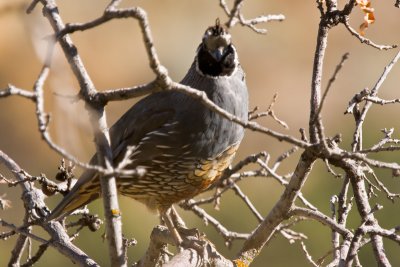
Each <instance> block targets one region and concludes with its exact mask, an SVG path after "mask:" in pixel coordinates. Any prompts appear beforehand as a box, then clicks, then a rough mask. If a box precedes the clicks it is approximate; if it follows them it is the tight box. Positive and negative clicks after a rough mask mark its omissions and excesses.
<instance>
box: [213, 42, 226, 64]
mask: <svg viewBox="0 0 400 267" xmlns="http://www.w3.org/2000/svg"><path fill="white" fill-rule="evenodd" d="M224 54H225V47H222V46H220V47H218V48H217V49H215V50H213V51H212V52H211V55H212V56H213V58H214V59H215V60H216V61H217V62H220V61H221V59H222V57H223V56H224Z"/></svg>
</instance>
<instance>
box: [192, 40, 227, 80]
mask: <svg viewBox="0 0 400 267" xmlns="http://www.w3.org/2000/svg"><path fill="white" fill-rule="evenodd" d="M197 62H198V66H199V69H200V71H201V72H202V73H203V74H204V75H210V76H214V77H216V76H229V75H231V74H232V72H233V71H234V69H235V51H234V49H233V47H232V45H229V46H228V47H227V48H226V52H225V53H224V55H223V56H222V58H221V60H220V61H217V60H216V59H215V58H214V57H213V56H212V55H211V54H210V53H209V52H208V51H207V49H206V48H205V47H204V45H200V48H199V52H198V54H197Z"/></svg>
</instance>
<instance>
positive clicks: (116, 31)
mask: <svg viewBox="0 0 400 267" xmlns="http://www.w3.org/2000/svg"><path fill="white" fill-rule="evenodd" d="M339 2H340V4H341V5H343V4H344V3H343V2H346V1H339ZM394 2H395V1H373V2H372V5H373V7H375V17H376V22H375V23H374V24H372V25H371V26H370V28H369V29H368V30H367V32H366V36H367V37H368V38H370V39H371V40H373V41H374V42H376V43H379V44H394V43H400V31H399V30H398V27H399V25H400V10H399V9H397V8H395V7H394V6H393V5H394ZM27 3H29V1H17V0H0V89H4V88H6V86H7V84H9V83H10V84H13V85H14V86H17V87H20V88H24V89H28V90H31V88H32V87H33V83H34V81H35V79H36V78H37V76H38V74H39V71H40V69H41V66H42V62H43V58H44V55H45V51H46V37H48V36H49V35H50V34H51V33H52V31H51V29H50V27H49V25H48V22H47V20H46V19H45V18H44V17H43V16H42V13H41V9H40V6H41V5H40V4H38V6H37V8H36V9H35V11H34V12H33V13H32V14H30V15H27V14H26V13H25V11H24V10H25V8H26V4H27ZM107 3H108V1H103V0H85V1H82V0H69V1H58V6H59V11H60V13H61V16H62V18H63V20H64V22H65V23H67V22H85V21H88V20H91V19H94V18H96V17H98V16H100V15H101V14H102V12H103V11H104V8H105V6H106V4H107ZM218 3H219V1H217V0H214V1H210V0H208V1H194V0H163V1H156V0H147V1H125V2H124V4H123V5H124V6H132V5H138V6H141V7H143V8H144V9H145V10H146V11H147V12H148V14H149V20H150V26H151V29H152V32H153V37H154V43H155V47H156V49H157V52H158V54H159V57H160V59H161V62H162V64H163V65H164V66H166V67H167V68H168V71H169V74H170V75H171V77H172V78H173V79H174V80H176V81H179V80H180V79H181V78H182V77H183V76H184V75H185V73H186V71H187V70H188V68H189V67H190V65H191V63H192V61H193V58H194V55H195V50H196V48H197V46H198V44H199V43H200V41H201V38H202V35H203V33H204V30H205V29H206V28H207V27H208V26H210V25H212V24H213V23H214V21H215V19H216V18H218V17H219V18H220V19H221V21H223V22H225V21H226V15H225V13H224V12H223V11H222V9H221V8H220V7H219V4H218ZM229 4H231V3H230V2H229ZM243 14H244V16H245V17H246V18H253V17H255V16H258V15H263V14H284V15H285V16H286V19H285V21H283V22H272V23H268V24H264V25H259V26H260V27H265V28H266V29H267V30H268V33H267V34H266V35H258V34H255V33H254V32H253V31H252V30H250V29H249V28H244V27H241V26H236V27H235V28H234V29H232V30H231V33H232V36H233V41H234V43H235V45H236V47H237V50H238V52H239V56H240V62H241V64H242V66H243V68H244V69H245V71H246V74H247V83H248V87H249V90H250V106H251V107H255V106H259V107H260V110H261V111H263V110H265V109H267V107H268V105H269V104H270V102H271V100H272V98H273V95H274V94H275V93H278V100H277V103H276V104H275V106H274V111H275V113H276V115H277V116H278V117H279V118H280V119H282V120H284V121H285V122H286V123H287V124H288V125H289V127H290V129H288V130H287V129H284V128H282V127H281V126H279V125H278V124H277V123H276V122H274V121H272V120H271V119H270V118H263V119H260V120H259V123H260V124H262V125H264V126H266V127H268V128H271V129H274V130H277V131H279V132H282V133H285V134H291V135H294V136H296V137H297V138H300V134H299V128H305V129H307V128H308V113H309V96H310V84H311V76H312V64H313V56H314V49H315V44H316V43H315V41H316V33H317V27H318V23H319V12H318V10H317V8H316V3H315V1H273V0H269V1H256V0H248V1H245V4H244V7H243ZM362 22H363V13H362V12H361V10H360V9H359V8H355V9H354V12H353V14H352V16H351V20H350V23H351V25H352V26H353V27H354V28H355V29H358V26H359V25H360V24H361V23H362ZM72 39H73V41H74V43H75V45H76V46H77V48H78V52H79V54H80V56H81V57H82V59H83V62H84V64H85V67H86V69H87V70H88V72H89V74H90V76H91V78H92V80H93V81H94V84H95V86H96V88H97V89H98V90H105V89H112V88H121V87H129V86H134V85H138V84H143V83H146V82H149V81H151V80H152V79H153V78H154V75H153V73H152V72H151V70H150V68H149V63H148V59H147V57H146V53H145V50H144V46H143V43H142V37H141V34H140V29H139V27H138V23H137V21H135V20H133V19H129V20H115V21H112V22H109V23H106V24H105V25H102V26H100V27H97V28H95V29H93V30H89V31H85V32H77V33H75V34H73V35H72ZM345 52H349V53H350V58H349V60H348V61H347V62H346V63H345V66H344V67H343V69H342V71H341V72H340V74H339V76H338V80H337V81H336V82H335V83H334V85H333V88H332V90H331V91H330V93H329V95H328V98H327V101H326V103H325V106H324V110H323V112H322V115H323V119H324V125H325V127H326V131H327V135H330V136H332V135H334V134H337V133H341V134H343V143H342V144H341V146H342V147H343V148H347V149H348V148H349V147H350V143H351V140H352V132H353V130H354V121H353V118H352V116H351V115H344V114H343V113H344V111H345V110H346V108H347V104H348V102H349V100H350V99H351V98H352V97H353V96H354V94H355V93H358V92H359V91H361V90H362V89H363V88H365V87H368V88H372V87H373V86H374V84H375V83H376V81H377V79H378V78H379V76H380V74H381V73H382V71H383V68H384V67H385V65H386V64H387V63H388V62H389V61H390V60H391V59H392V58H393V56H394V55H395V53H396V52H397V50H396V49H394V50H392V51H379V50H377V49H374V48H371V47H369V46H366V45H363V44H361V43H360V42H359V40H358V39H356V38H354V37H353V36H351V35H350V34H349V33H348V31H347V30H346V29H345V28H344V26H342V25H339V26H338V27H335V28H334V29H333V30H331V31H330V35H329V43H328V49H327V54H326V59H325V67H324V77H323V86H324V88H325V85H326V84H327V81H328V80H329V78H330V76H331V74H332V73H333V71H334V69H335V67H336V65H337V63H338V62H339V61H340V59H341V57H342V55H343V54H344V53H345ZM399 75H400V66H399V64H398V65H397V66H395V67H394V69H393V70H392V72H391V74H390V75H389V76H388V78H387V80H386V82H385V84H384V85H383V87H382V88H381V91H380V93H379V95H380V97H382V98H384V99H393V98H399V97H400V93H399V81H400V79H399ZM78 90H79V87H78V84H77V82H76V80H75V78H74V76H73V75H72V73H71V71H70V69H69V66H68V64H67V62H66V60H65V58H64V56H63V54H62V53H61V52H60V50H59V48H57V50H56V53H55V55H54V57H53V61H52V68H51V72H50V77H49V79H48V80H47V82H46V86H45V101H46V102H45V108H46V112H48V113H49V114H50V115H51V123H50V132H51V135H52V137H53V139H54V140H55V142H56V143H57V144H59V145H60V146H62V147H64V148H65V149H66V150H67V151H68V152H69V153H71V154H73V155H75V156H76V157H78V158H79V159H80V160H82V161H88V160H89V158H90V157H91V155H92V154H93V152H94V146H93V142H92V139H93V137H92V135H91V131H90V125H89V121H88V116H87V112H86V110H85V109H84V107H83V105H82V103H81V102H71V101H70V100H69V99H68V98H67V97H65V96H70V95H74V94H76V93H77V92H78ZM136 101H137V100H128V101H123V102H117V103H110V104H109V105H108V106H107V116H108V121H109V125H112V124H113V122H115V121H116V119H117V118H118V117H119V116H121V115H122V114H123V112H124V111H126V110H127V109H128V108H129V107H130V106H131V105H132V104H133V103H134V102H136ZM398 114H399V107H398V105H390V106H389V105H388V106H374V107H373V108H372V109H371V111H370V113H369V115H368V117H367V120H366V123H365V126H366V128H367V129H368V130H366V131H365V136H364V138H365V139H364V142H365V143H364V145H365V147H369V146H371V145H373V144H375V143H377V142H378V141H379V140H380V138H381V137H382V136H383V135H382V133H381V131H380V129H382V128H392V127H394V128H395V129H396V130H395V133H394V135H393V137H397V138H398V137H399V134H398V130H397V129H400V127H399V126H400V120H398ZM290 148H291V146H290V145H288V144H285V143H280V142H278V141H276V140H275V139H273V138H270V137H268V136H264V135H261V134H258V133H253V132H251V131H247V134H246V137H245V140H244V141H243V144H242V146H241V148H240V151H239V154H238V155H237V157H236V161H238V160H240V159H242V158H244V157H245V156H246V155H249V154H252V153H257V152H260V151H267V152H268V153H270V154H271V157H272V159H273V160H275V159H276V157H278V156H279V155H281V154H282V153H284V152H285V151H286V150H288V149H290ZM0 150H2V151H4V152H5V153H7V154H8V155H9V156H10V157H12V158H13V159H14V160H15V161H16V162H17V163H18V164H19V165H20V166H21V167H22V168H23V169H25V170H26V171H27V172H29V173H30V174H31V175H39V174H40V173H44V174H46V176H47V177H49V178H53V177H54V175H55V174H56V173H57V167H58V166H59V163H60V160H61V157H60V155H58V154H56V153H55V152H53V151H52V150H51V149H49V148H48V146H47V145H46V144H45V143H44V142H43V141H42V140H41V138H40V136H39V134H38V130H37V122H36V117H35V112H34V104H33V103H32V102H31V101H28V100H26V99H23V98H21V97H16V96H14V97H8V98H6V99H4V98H3V99H0ZM299 155H300V153H299V152H297V153H295V154H294V155H293V156H292V157H291V158H290V159H289V160H287V161H285V162H284V163H283V164H282V167H281V169H280V170H279V173H280V174H287V173H289V172H291V171H292V170H293V169H294V167H295V164H296V162H297V160H298V157H299ZM380 158H381V159H385V160H388V161H397V162H398V154H397V153H387V154H384V155H382V156H381V157H380ZM251 167H255V166H250V167H249V168H251ZM0 172H1V173H2V174H4V175H6V176H7V177H9V178H11V177H12V176H11V174H10V173H9V172H8V171H7V170H6V169H5V168H4V167H3V166H0ZM79 172H80V170H77V174H79ZM378 175H379V177H380V178H381V180H382V181H383V182H384V183H385V184H386V185H387V186H388V187H389V188H390V189H391V190H392V191H393V192H399V191H400V187H399V185H400V181H399V180H398V178H392V176H391V173H390V172H389V171H378ZM341 184H342V181H341V180H340V179H335V178H333V177H332V176H331V175H329V174H328V173H327V172H326V168H325V166H324V164H322V163H321V162H318V163H317V164H316V165H315V168H314V170H313V172H312V175H311V176H310V178H309V179H308V182H307V184H306V185H305V187H304V190H303V193H304V195H305V196H306V198H307V199H308V200H309V201H311V202H312V203H313V204H314V205H315V206H317V207H318V208H319V209H320V210H321V211H323V212H325V213H327V214H330V210H329V199H330V197H331V196H332V195H334V194H337V193H338V190H339V188H340V186H341ZM240 186H241V187H242V189H243V191H244V192H245V193H246V194H247V195H248V197H249V198H250V199H251V200H252V201H253V203H254V204H255V206H256V207H257V208H258V210H259V211H260V212H261V214H262V215H264V216H265V215H266V214H268V212H269V210H270V209H271V207H272V206H273V205H274V203H275V202H276V201H277V200H278V199H279V197H280V194H281V193H282V187H281V186H279V185H278V184H277V183H276V182H275V181H273V180H272V179H265V178H248V179H246V180H244V181H242V182H241V183H240ZM0 196H3V197H4V198H6V199H9V200H11V201H12V208H11V209H8V210H6V211H4V210H0V218H2V219H4V220H6V221H9V222H12V223H15V224H16V225H19V224H20V223H21V222H22V216H23V207H22V205H21V201H20V189H19V188H18V187H15V188H8V187H7V186H6V185H0ZM58 201H59V197H52V198H51V199H49V200H48V202H47V203H48V205H49V207H50V208H53V207H54V206H55V205H56V203H57V202H58ZM120 201H121V209H122V212H123V215H124V216H123V227H124V234H125V236H126V237H129V238H131V237H134V238H136V239H137V240H138V245H137V246H135V247H134V248H131V249H130V250H129V259H130V263H132V262H134V261H137V260H139V259H140V256H141V255H142V254H143V252H144V251H145V249H146V247H147V245H148V238H149V235H150V232H151V230H152V228H153V227H154V226H155V225H156V224H158V223H159V220H158V217H157V215H155V214H152V213H150V212H149V211H148V210H147V209H146V208H145V207H144V206H142V205H141V204H139V203H137V202H135V201H133V200H130V199H127V198H121V199H120ZM371 202H372V204H374V203H375V202H376V203H379V204H382V205H384V207H385V208H384V209H383V210H382V211H379V212H378V213H377V218H378V219H379V220H380V223H381V225H382V226H383V227H386V228H392V227H395V226H397V225H399V223H400V222H399V221H400V217H399V216H398V214H399V211H400V210H399V204H398V203H397V202H396V203H394V204H392V203H391V202H389V201H388V200H387V199H386V197H385V195H384V194H381V193H379V194H378V198H374V199H373V200H372V201H371ZM101 205H102V204H101V201H96V202H94V203H93V204H91V205H90V209H91V211H92V212H94V213H98V214H100V217H102V216H103V215H102V211H101ZM205 208H206V209H207V211H209V212H210V213H211V214H212V215H214V216H215V217H216V218H217V219H218V220H220V222H221V223H222V224H223V225H225V226H226V227H227V228H228V229H231V230H233V231H238V232H250V231H252V229H254V228H255V227H256V225H257V221H256V219H255V218H254V217H253V216H252V215H251V213H250V212H249V211H248V210H247V209H246V207H245V205H244V204H243V203H242V202H241V201H240V200H239V199H238V198H237V197H235V195H234V194H233V193H228V194H226V195H225V196H224V197H223V198H222V203H221V209H220V211H217V210H214V209H213V207H212V205H210V206H206V207H205ZM180 214H181V216H183V217H184V219H185V221H186V222H187V225H188V226H189V227H197V228H199V229H200V230H201V231H203V232H205V233H206V234H207V237H208V238H210V239H211V240H212V241H213V242H215V244H216V245H217V247H218V248H219V249H220V251H221V252H222V253H223V254H224V255H226V256H227V257H233V256H234V255H235V254H236V253H237V251H238V249H239V248H240V247H241V245H242V242H241V241H235V242H234V243H233V246H232V248H231V249H228V248H226V247H225V246H224V245H223V242H224V241H223V239H222V238H221V237H220V236H219V235H218V234H217V233H216V231H215V230H214V229H213V227H211V226H205V225H204V223H203V222H202V221H201V220H200V219H198V218H197V217H196V216H194V215H193V214H191V213H190V212H186V211H180ZM349 223H350V226H351V227H357V226H358V225H359V220H358V217H357V216H353V215H352V216H350V218H349ZM295 229H296V230H298V231H302V232H304V233H305V234H306V235H307V236H308V240H305V243H306V245H307V248H308V250H309V252H310V253H311V255H312V256H313V257H314V259H315V260H316V259H318V258H319V257H321V256H323V255H324V254H325V252H327V251H328V250H330V249H331V243H330V234H331V233H330V231H329V230H328V228H325V227H322V226H321V225H319V224H318V223H316V222H303V223H300V224H299V225H297V226H296V227H295ZM4 231H7V229H6V228H1V227H0V232H4ZM103 233H104V226H103V227H102V228H101V229H100V230H99V231H98V232H96V233H92V232H89V231H87V230H84V231H82V232H81V234H80V237H79V238H78V239H77V241H76V243H77V244H78V246H79V247H80V248H82V249H83V250H84V251H85V252H87V253H88V254H89V255H90V256H91V257H93V258H94V259H95V260H96V261H97V262H98V263H99V264H101V265H102V266H107V265H109V262H108V257H107V256H108V252H107V244H106V242H103V241H102V237H101V235H102V234H103ZM36 234H38V235H40V236H43V237H46V233H44V232H36ZM14 244H15V238H10V239H9V240H7V241H0V266H5V265H6V263H7V262H8V259H9V256H10V251H11V249H12V248H13V246H14ZM36 247H37V246H34V248H36ZM385 248H386V251H387V252H388V255H389V257H390V259H391V260H392V264H393V265H394V266H396V265H397V266H400V257H398V256H396V253H398V246H397V245H396V244H394V243H392V242H390V241H385ZM289 255H290V256H289ZM360 256H361V260H362V263H364V266H375V264H370V265H369V264H368V262H373V255H372V250H371V247H369V246H368V245H367V246H365V247H364V248H363V249H362V251H361V253H360ZM53 264H58V265H59V266H70V265H72V262H70V261H69V260H68V259H66V258H64V257H63V256H60V255H59V254H58V252H57V251H55V250H54V249H52V248H49V251H48V252H47V253H46V254H45V256H44V257H43V258H42V259H41V260H40V261H39V263H38V264H37V266H52V265H53ZM267 264H268V266H309V263H308V262H307V261H306V259H305V256H304V254H303V252H302V251H301V247H300V244H299V243H297V242H296V243H294V244H289V242H288V241H287V240H286V239H285V238H283V237H282V236H281V235H279V234H277V235H276V236H275V237H274V239H273V240H272V241H271V242H270V243H269V245H268V247H266V248H264V250H263V251H262V253H261V255H260V256H259V257H258V258H257V259H256V261H255V262H254V264H253V265H252V266H266V265H267Z"/></svg>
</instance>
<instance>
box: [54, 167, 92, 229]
mask: <svg viewBox="0 0 400 267" xmlns="http://www.w3.org/2000/svg"><path fill="white" fill-rule="evenodd" d="M99 182H100V181H99V178H98V175H96V171H93V170H88V171H86V172H84V173H83V174H82V175H81V177H80V178H79V179H78V182H76V184H75V185H74V186H73V187H72V189H71V191H70V192H69V193H68V194H67V195H66V196H65V197H64V198H63V199H62V200H61V202H60V203H59V204H58V205H57V206H56V207H55V208H54V210H52V212H51V213H50V215H49V216H48V217H47V218H46V219H47V220H48V221H50V220H59V219H61V218H63V217H65V216H67V215H69V214H71V213H72V212H73V211H74V210H76V209H79V208H81V207H83V206H84V205H86V204H88V203H89V202H91V201H93V200H95V199H97V198H99V197H100V184H99Z"/></svg>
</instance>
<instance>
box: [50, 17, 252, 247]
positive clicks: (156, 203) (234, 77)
mask: <svg viewBox="0 0 400 267" xmlns="http://www.w3.org/2000/svg"><path fill="white" fill-rule="evenodd" d="M181 84H184V85H187V86H190V87H192V88H195V89H197V90H200V91H204V92H205V93H206V94H207V97H208V98H209V99H210V100H211V101H213V102H214V103H215V104H216V105H218V106H219V107H221V108H223V109H225V110H226V111H228V112H230V113H231V114H233V115H235V116H237V117H239V118H240V119H241V120H243V121H247V118H248V92H247V86H246V82H245V74H244V72H243V70H242V68H241V66H240V64H239V59H238V55H237V51H236V49H235V47H234V46H233V44H232V42H231V35H230V34H229V33H228V32H227V30H226V29H225V28H224V27H223V26H221V25H220V23H219V21H218V20H217V22H216V24H215V25H214V26H211V27H209V28H208V29H207V30H206V32H205V34H204V36H203V39H202V42H201V44H200V45H199V47H198V49H197V52H196V56H195V59H194V62H193V63H192V65H191V67H190V69H189V71H188V72H187V74H186V76H185V77H184V78H183V80H182V81H181ZM243 135H244V129H243V127H242V126H241V125H239V124H237V123H235V122H232V121H230V120H228V119H226V118H225V117H223V116H221V115H220V114H218V113H216V112H214V111H211V110H210V109H209V108H208V107H206V106H205V105H204V104H203V103H201V102H200V101H198V100H197V99H195V98H193V97H191V96H189V95H187V94H184V93H182V92H177V91H160V92H156V93H153V94H151V95H149V96H147V97H145V98H143V99H142V100H140V101H139V102H137V103H136V104H135V105H133V106H132V107H131V108H130V109H129V110H128V111H127V112H126V113H125V114H124V115H123V116H122V117H121V118H120V119H119V120H118V121H117V122H116V123H115V124H114V125H113V126H112V127H111V129H110V138H111V147H112V151H113V156H114V164H118V162H120V161H121V160H122V158H123V157H124V155H125V154H126V151H127V149H128V147H134V149H133V151H132V152H131V154H130V160H131V163H130V164H129V165H128V167H127V168H128V169H129V168H130V169H134V168H138V167H140V168H143V169H145V174H144V175H143V176H142V177H125V176H119V177H117V187H118V191H119V193H120V194H122V195H124V196H128V197H131V198H133V199H135V200H138V201H140V202H142V203H144V204H145V205H146V206H147V207H148V208H149V209H151V210H157V211H158V212H160V215H161V217H162V218H163V219H164V221H165V222H166V224H167V226H168V228H170V230H172V229H171V227H172V226H171V222H172V221H171V220H170V219H171V218H170V217H169V215H168V213H167V211H168V209H169V208H170V207H171V206H172V204H174V203H176V202H179V201H181V200H184V199H189V198H192V197H194V196H196V195H197V194H199V193H201V192H202V191H204V190H205V189H207V188H208V187H209V186H210V185H212V184H213V183H215V182H216V181H217V180H218V179H219V178H220V177H221V175H222V173H223V171H224V170H225V169H226V168H227V167H228V166H229V165H230V163H231V162H232V159H233V157H234V155H235V153H236V151H237V149H238V147H239V144H240V142H241V141H242V139H243ZM94 158H95V157H94ZM100 196H101V192H100V182H99V177H98V175H97V174H96V173H95V172H94V171H91V170H88V171H86V172H84V173H83V174H82V176H81V177H80V179H79V180H78V182H77V183H76V184H75V185H74V187H73V188H72V189H71V191H70V192H69V193H68V194H67V195H66V196H65V197H64V199H63V200H62V201H61V202H60V203H59V204H58V206H57V207H56V208H55V209H54V210H53V211H52V213H51V214H50V216H49V219H56V218H57V219H58V218H62V217H64V216H65V215H67V214H69V213H71V212H72V211H73V210H75V209H77V208H79V207H82V206H84V205H86V204H87V203H89V202H91V201H92V200H94V199H97V198H99V197H100ZM175 232H176V230H175ZM176 239H178V240H176V241H177V243H179V242H181V239H180V238H179V236H178V237H176Z"/></svg>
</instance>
